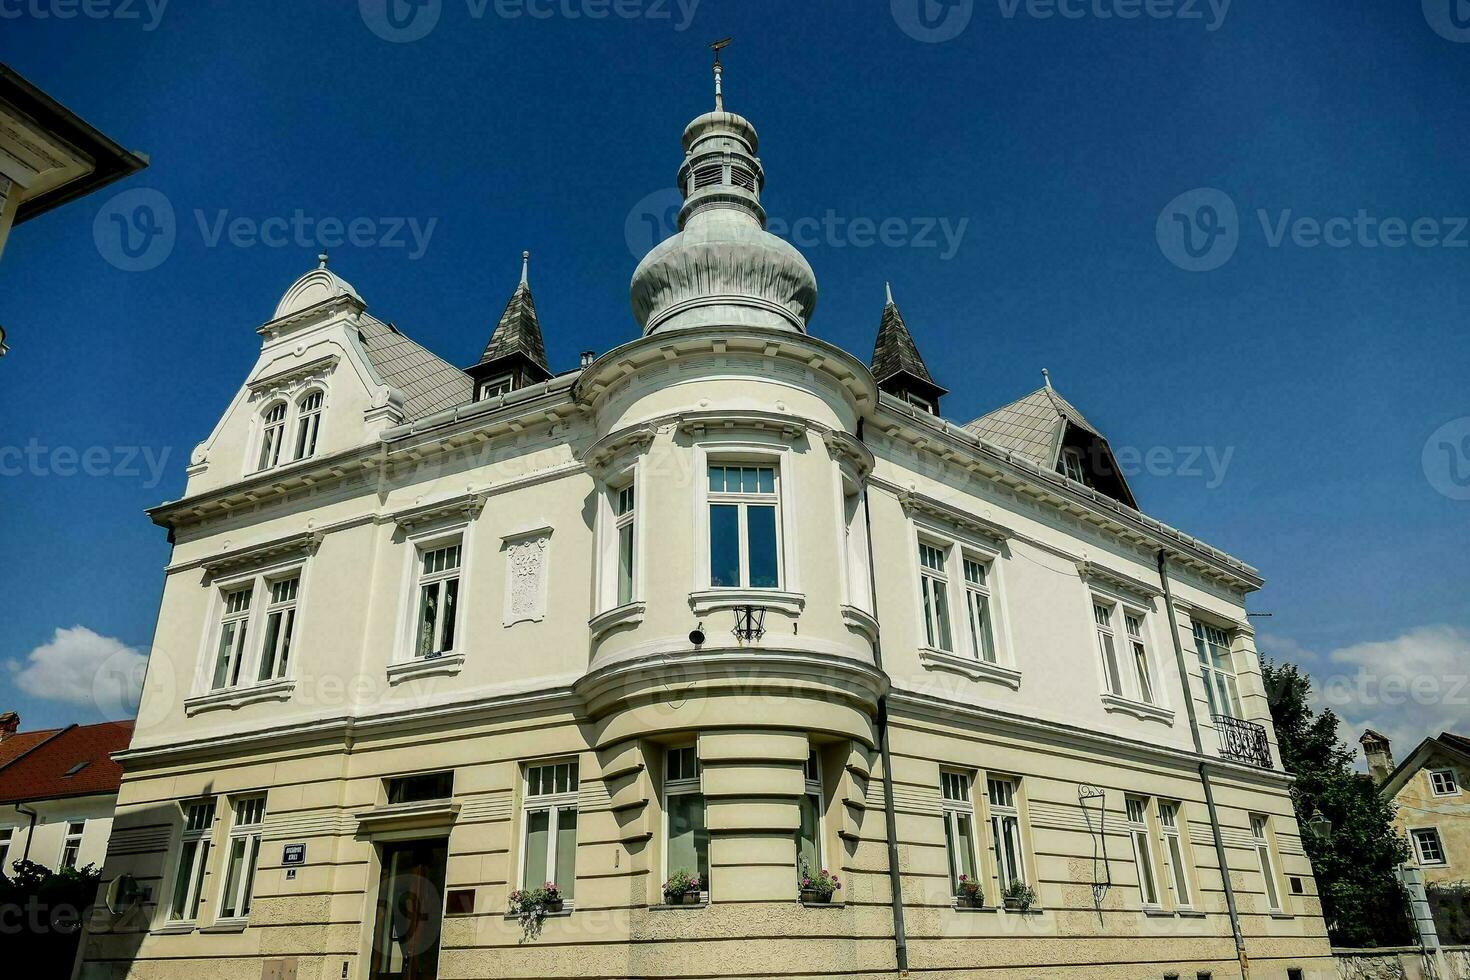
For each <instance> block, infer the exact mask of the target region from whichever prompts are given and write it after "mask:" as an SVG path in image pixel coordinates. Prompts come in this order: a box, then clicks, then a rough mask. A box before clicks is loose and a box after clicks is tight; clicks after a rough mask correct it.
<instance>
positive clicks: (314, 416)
mask: <svg viewBox="0 0 1470 980" xmlns="http://www.w3.org/2000/svg"><path fill="white" fill-rule="evenodd" d="M312 399H316V403H315V405H313V404H312ZM295 404H296V425H295V426H294V427H293V428H294V431H295V433H296V440H295V443H294V445H293V446H292V448H291V460H292V462H296V461H299V460H303V459H311V458H312V457H313V456H315V455H316V447H317V443H318V441H319V440H320V437H321V427H322V415H323V414H324V413H325V412H326V410H327V392H326V389H324V388H309V389H307V390H306V391H305V392H303V393H302V394H301V395H300V397H298V398H297V399H296V403H295Z"/></svg>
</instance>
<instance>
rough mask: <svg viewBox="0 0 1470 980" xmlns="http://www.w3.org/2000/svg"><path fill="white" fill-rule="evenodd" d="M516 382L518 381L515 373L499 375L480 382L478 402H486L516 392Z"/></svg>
mask: <svg viewBox="0 0 1470 980" xmlns="http://www.w3.org/2000/svg"><path fill="white" fill-rule="evenodd" d="M515 382H516V379H515V375H514V374H513V373H512V374H497V375H495V377H493V378H486V379H485V380H484V381H481V382H480V397H479V399H478V400H479V401H485V400H486V399H490V398H499V397H500V396H502V395H508V394H510V393H511V392H512V391H514V390H515Z"/></svg>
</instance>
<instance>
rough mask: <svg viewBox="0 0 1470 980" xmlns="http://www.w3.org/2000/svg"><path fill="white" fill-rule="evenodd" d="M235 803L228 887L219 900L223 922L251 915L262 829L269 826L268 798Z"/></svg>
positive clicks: (226, 873) (226, 868) (252, 798)
mask: <svg viewBox="0 0 1470 980" xmlns="http://www.w3.org/2000/svg"><path fill="white" fill-rule="evenodd" d="M234 802H235V816H234V819H233V820H232V821H231V822H230V844H229V847H230V850H229V858H228V859H227V861H226V863H225V885H224V891H223V892H221V893H220V898H219V917H220V918H222V919H243V918H245V917H246V916H247V915H249V914H250V894H251V891H252V890H253V888H254V882H255V864H256V861H257V859H258V858H259V857H260V829H261V825H262V824H263V823H264V822H265V797H264V796H249V797H244V798H242V799H237V800H235V801H234Z"/></svg>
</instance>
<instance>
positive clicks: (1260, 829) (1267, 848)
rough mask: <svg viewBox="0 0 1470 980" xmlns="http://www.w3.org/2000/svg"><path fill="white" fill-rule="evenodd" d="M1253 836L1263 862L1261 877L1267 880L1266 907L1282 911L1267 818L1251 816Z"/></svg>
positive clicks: (1257, 854)
mask: <svg viewBox="0 0 1470 980" xmlns="http://www.w3.org/2000/svg"><path fill="white" fill-rule="evenodd" d="M1251 836H1252V837H1254V838H1255V842H1256V857H1257V858H1258V859H1259V860H1260V862H1261V877H1262V878H1264V879H1265V881H1266V907H1267V908H1269V909H1270V910H1271V911H1273V912H1279V911H1281V895H1280V893H1278V892H1277V890H1276V866H1275V864H1274V863H1272V861H1271V841H1270V840H1269V839H1268V838H1267V836H1266V818H1265V817H1258V816H1255V815H1252V816H1251Z"/></svg>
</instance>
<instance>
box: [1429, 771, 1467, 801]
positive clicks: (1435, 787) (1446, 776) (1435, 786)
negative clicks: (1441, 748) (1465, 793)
mask: <svg viewBox="0 0 1470 980" xmlns="http://www.w3.org/2000/svg"><path fill="white" fill-rule="evenodd" d="M1441 777H1443V778H1441ZM1429 792H1430V793H1431V794H1433V795H1434V796H1458V795H1459V793H1460V777H1459V775H1458V774H1457V773H1456V772H1455V770H1453V769H1450V768H1448V767H1446V768H1442V769H1431V770H1429Z"/></svg>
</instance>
